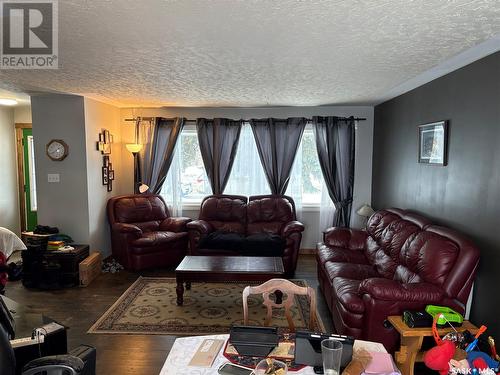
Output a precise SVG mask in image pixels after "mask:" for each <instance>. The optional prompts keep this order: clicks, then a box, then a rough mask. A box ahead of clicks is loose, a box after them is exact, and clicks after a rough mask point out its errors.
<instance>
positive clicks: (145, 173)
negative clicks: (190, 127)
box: [135, 117, 185, 194]
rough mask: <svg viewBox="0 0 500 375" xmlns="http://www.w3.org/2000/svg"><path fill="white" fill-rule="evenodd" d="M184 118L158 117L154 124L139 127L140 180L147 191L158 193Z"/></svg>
mask: <svg viewBox="0 0 500 375" xmlns="http://www.w3.org/2000/svg"><path fill="white" fill-rule="evenodd" d="M184 123H185V119H184V118H182V117H176V118H174V119H166V118H162V117H158V118H156V119H155V122H154V124H152V125H150V126H148V125H145V126H143V127H141V132H142V134H141V143H142V144H143V148H142V150H141V151H140V152H139V155H138V158H139V166H140V172H141V173H140V181H135V184H136V185H137V184H139V183H141V182H142V183H144V184H146V185H148V186H149V191H150V192H152V193H154V194H159V193H160V191H161V187H162V185H163V182H165V178H166V177H167V173H168V170H169V169H170V165H171V164H172V158H173V156H174V151H175V146H176V145H177V140H178V139H179V135H180V134H181V131H182V128H183V127H184Z"/></svg>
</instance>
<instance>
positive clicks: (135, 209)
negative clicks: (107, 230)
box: [113, 194, 170, 223]
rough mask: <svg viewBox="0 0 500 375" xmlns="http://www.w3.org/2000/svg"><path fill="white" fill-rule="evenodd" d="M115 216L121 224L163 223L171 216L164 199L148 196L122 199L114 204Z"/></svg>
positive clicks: (115, 219)
mask: <svg viewBox="0 0 500 375" xmlns="http://www.w3.org/2000/svg"><path fill="white" fill-rule="evenodd" d="M113 215H114V221H117V222H120V223H141V222H147V221H157V222H161V221H163V220H165V219H166V218H167V217H169V216H170V214H169V213H168V209H167V206H166V205H165V201H164V200H163V198H161V197H160V196H158V195H148V194H146V195H134V196H128V197H121V198H120V199H118V200H116V203H115V204H114V207H113Z"/></svg>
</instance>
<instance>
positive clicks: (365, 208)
mask: <svg viewBox="0 0 500 375" xmlns="http://www.w3.org/2000/svg"><path fill="white" fill-rule="evenodd" d="M356 213H357V214H358V215H359V216H363V217H370V216H372V215H373V214H374V213H375V210H374V209H373V208H371V206H369V205H367V204H364V205H362V206H361V207H360V208H358V210H357V211H356Z"/></svg>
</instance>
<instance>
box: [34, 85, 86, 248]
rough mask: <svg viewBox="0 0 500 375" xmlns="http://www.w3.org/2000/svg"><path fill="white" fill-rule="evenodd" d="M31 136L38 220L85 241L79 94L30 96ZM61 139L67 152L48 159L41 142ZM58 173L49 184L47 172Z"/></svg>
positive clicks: (82, 123)
mask: <svg viewBox="0 0 500 375" xmlns="http://www.w3.org/2000/svg"><path fill="white" fill-rule="evenodd" d="M31 106H32V117H33V139H34V143H35V163H36V185H37V193H38V223H39V224H42V225H51V226H57V227H59V229H60V231H61V232H63V233H66V234H68V235H70V236H71V237H72V238H73V239H74V240H75V241H76V242H77V243H78V242H79V243H88V237H89V205H88V199H87V197H88V191H87V163H86V143H85V116H84V106H83V97H81V96H71V95H52V94H50V95H41V96H32V97H31ZM52 139H62V140H63V141H65V142H66V143H67V144H68V146H69V154H68V156H67V157H66V158H65V159H64V160H62V161H52V160H51V159H49V158H48V156H47V155H46V153H45V145H46V144H47V143H49V142H50V141H51V140H52ZM49 173H59V175H60V182H59V183H49V182H48V181H47V174H49Z"/></svg>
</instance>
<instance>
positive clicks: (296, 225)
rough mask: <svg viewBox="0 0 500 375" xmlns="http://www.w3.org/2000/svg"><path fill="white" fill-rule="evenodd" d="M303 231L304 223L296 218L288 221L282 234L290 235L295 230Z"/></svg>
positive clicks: (283, 235) (284, 235)
mask: <svg viewBox="0 0 500 375" xmlns="http://www.w3.org/2000/svg"><path fill="white" fill-rule="evenodd" d="M303 231H304V224H302V223H301V222H300V221H297V220H294V221H290V222H288V223H286V225H285V226H284V227H283V229H282V230H281V236H282V237H288V236H289V235H290V234H291V233H294V232H299V233H300V232H303Z"/></svg>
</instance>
